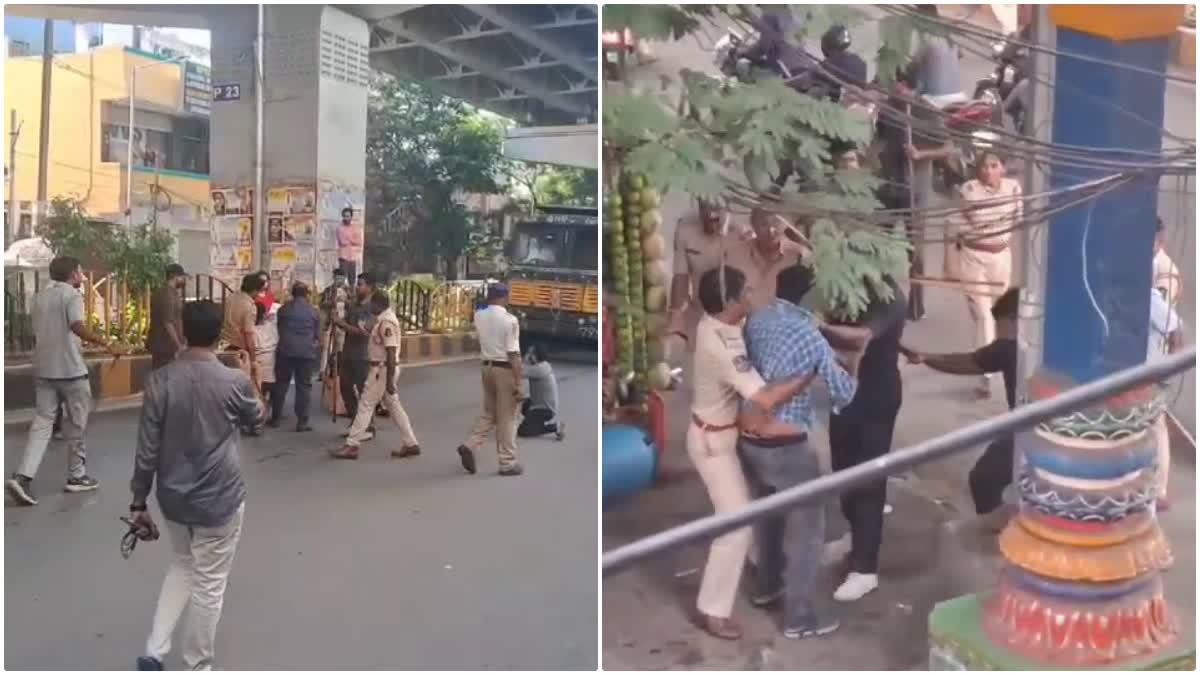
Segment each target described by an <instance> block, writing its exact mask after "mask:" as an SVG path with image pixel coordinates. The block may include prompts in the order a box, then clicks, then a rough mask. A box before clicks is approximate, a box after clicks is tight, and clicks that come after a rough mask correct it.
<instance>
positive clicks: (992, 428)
mask: <svg viewBox="0 0 1200 675" xmlns="http://www.w3.org/2000/svg"><path fill="white" fill-rule="evenodd" d="M1195 367H1196V347H1195V346H1192V347H1189V348H1188V349H1187V350H1185V351H1182V352H1179V353H1176V354H1172V355H1170V356H1166V357H1164V358H1162V359H1161V360H1156V361H1154V362H1152V363H1144V364H1142V365H1140V366H1137V367H1134V368H1128V369H1126V370H1122V371H1120V372H1116V373H1113V374H1111V375H1107V376H1105V377H1102V378H1100V379H1099V380H1096V381H1094V382H1089V383H1087V384H1084V385H1081V386H1079V387H1075V388H1073V389H1070V390H1068V391H1066V392H1064V393H1061V394H1058V395H1057V396H1054V397H1052V398H1048V399H1045V400H1042V401H1036V402H1034V403H1030V404H1029V405H1023V406H1020V407H1018V408H1015V409H1014V410H1011V411H1009V412H1007V413H1005V414H1003V415H999V416H996V417H993V418H991V419H987V420H983V421H981V422H977V423H975V424H972V425H970V426H968V427H964V428H962V429H958V430H956V431H952V432H950V433H948V434H943V435H941V436H938V437H936V438H932V439H929V440H927V441H923V442H921V443H918V444H917V445H914V446H912V447H909V448H904V449H901V450H896V451H895V452H891V453H888V454H886V455H884V456H882V457H880V458H878V459H875V460H872V461H870V462H864V463H862V464H858V465H856V466H853V467H850V468H849V469H844V470H842V471H836V472H834V473H831V474H829V475H827V476H821V477H820V478H817V479H816V480H811V481H808V482H806V483H803V484H801V485H797V486H796V487H793V488H789V489H787V490H783V491H781V492H776V493H775V494H773V495H771V496H769V497H764V498H762V499H756V500H754V501H752V502H750V503H749V504H748V505H746V506H744V507H742V508H740V509H737V510H736V511H730V512H728V513H721V514H717V515H712V516H708V517H705V518H700V519H698V520H693V521H692V522H690V523H685V524H683V525H680V526H678V527H673V528H671V529H669V530H665V531H663V532H659V533H658V534H653V535H650V536H649V537H645V538H642V539H639V540H637V541H634V542H632V543H629V544H626V545H624V546H621V547H620V548H617V549H615V550H612V551H609V552H607V553H605V554H604V556H603V559H602V563H601V565H602V573H603V575H604V576H609V575H611V574H615V573H617V572H620V571H622V570H624V569H626V568H628V567H631V566H633V565H635V564H637V563H639V562H642V561H644V560H646V559H647V558H651V557H654V556H657V555H660V554H662V553H664V552H666V551H668V550H671V549H675V548H679V547H680V546H683V545H685V544H689V543H691V542H695V541H702V540H708V539H713V538H714V537H718V536H720V535H722V534H725V533H726V532H731V531H733V530H736V529H738V528H741V527H745V526H747V525H750V524H752V523H755V522H757V521H759V520H762V519H763V518H767V517H770V516H775V515H780V514H783V513H786V512H788V511H791V510H792V509H794V508H796V507H798V506H803V505H805V504H813V503H816V502H819V501H820V500H822V499H826V498H828V497H831V496H833V495H836V494H841V493H843V492H846V491H847V490H850V489H853V488H855V487H857V486H859V485H863V484H865V483H871V482H874V481H879V480H882V479H884V478H886V477H887V476H890V475H894V474H897V473H900V472H902V471H905V470H907V469H911V468H912V467H915V466H919V465H921V464H925V463H926V462H931V461H934V460H937V459H941V458H943V457H947V456H949V455H952V454H956V453H959V452H962V451H964V450H969V449H972V448H977V447H978V446H979V445H980V444H981V443H986V442H988V441H990V440H992V439H995V438H999V437H1001V436H1004V435H1007V434H1011V433H1013V432H1016V431H1020V430H1022V429H1029V428H1031V427H1033V426H1034V425H1036V424H1039V423H1041V422H1044V421H1046V420H1048V419H1052V418H1054V417H1058V416H1061V415H1066V414H1069V413H1072V412H1075V411H1078V410H1080V409H1081V408H1085V407H1087V406H1089V405H1091V404H1093V403H1097V402H1099V401H1103V400H1104V399H1107V398H1109V397H1111V396H1113V395H1115V394H1118V393H1121V392H1123V391H1127V390H1129V389H1132V388H1134V387H1138V386H1142V385H1146V384H1151V383H1155V382H1160V381H1162V380H1164V379H1166V378H1168V377H1170V376H1172V375H1175V374H1176V373H1181V372H1183V371H1185V370H1191V369H1193V368H1195Z"/></svg>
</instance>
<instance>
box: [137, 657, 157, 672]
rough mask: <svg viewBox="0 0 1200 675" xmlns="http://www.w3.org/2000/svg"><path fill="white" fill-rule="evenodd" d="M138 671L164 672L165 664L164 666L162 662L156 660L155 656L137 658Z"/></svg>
mask: <svg viewBox="0 0 1200 675" xmlns="http://www.w3.org/2000/svg"><path fill="white" fill-rule="evenodd" d="M137 669H138V670H162V669H163V664H162V661H159V660H158V659H156V658H154V657H153V656H139V657H138V658H137Z"/></svg>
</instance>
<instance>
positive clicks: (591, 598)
mask: <svg viewBox="0 0 1200 675" xmlns="http://www.w3.org/2000/svg"><path fill="white" fill-rule="evenodd" d="M571 361H572V363H558V364H557V367H556V369H557V371H558V375H559V378H560V387H561V398H562V409H563V417H564V419H565V420H566V422H567V424H568V430H567V438H566V440H565V441H564V442H562V443H556V442H555V441H554V440H553V439H546V440H541V439H539V440H534V441H529V440H526V441H524V442H523V443H522V444H521V448H520V450H519V453H520V457H521V460H522V462H523V463H524V465H525V469H526V473H525V475H524V476H521V477H519V478H504V477H500V476H497V475H495V471H496V460H495V455H494V453H493V452H490V451H488V450H487V449H486V448H485V450H484V452H481V453H479V454H478V458H479V460H480V461H479V463H480V472H479V474H478V475H476V476H468V475H466V474H465V473H464V472H463V470H462V467H461V466H460V464H459V460H458V455H457V453H456V452H455V448H457V446H458V444H459V442H460V441H461V440H462V438H463V436H464V435H465V433H466V431H467V428H468V426H469V425H470V424H471V421H472V420H473V419H474V417H475V415H476V414H477V413H478V411H479V409H480V406H481V400H482V399H481V396H482V394H481V393H480V391H479V384H478V383H479V371H478V366H476V365H474V364H473V363H460V364H453V365H443V366H436V367H427V368H420V369H412V370H408V371H405V372H404V373H403V375H402V376H401V389H400V395H401V400H402V401H403V403H404V404H405V406H406V409H407V410H408V412H409V415H410V416H411V418H412V420H413V424H414V425H415V427H416V431H417V434H418V437H419V439H420V441H421V445H422V448H423V450H424V455H422V456H421V457H419V458H416V459H411V460H392V459H389V458H388V450H389V449H391V447H393V446H396V445H398V443H399V441H398V437H397V434H396V432H395V430H394V428H390V427H389V426H388V425H389V422H388V421H387V420H386V419H382V420H379V421H378V423H377V426H378V427H379V428H380V430H381V434H380V437H379V439H378V440H375V441H372V442H369V443H367V444H365V445H364V447H363V452H362V459H360V460H358V461H357V462H344V461H342V462H339V461H335V460H332V459H330V458H328V456H327V455H326V453H325V450H326V449H327V448H329V447H334V446H336V445H337V444H338V441H339V439H338V436H337V434H338V432H340V431H341V430H342V429H344V427H345V425H346V422H345V421H339V423H338V424H337V426H334V425H333V423H332V422H331V420H330V419H329V417H327V416H321V417H318V418H317V419H316V420H315V421H314V423H315V426H316V427H317V430H316V431H315V432H313V433H309V434H303V435H301V434H297V433H295V432H294V431H291V430H290V429H288V428H287V426H286V425H285V426H284V428H283V429H282V430H280V431H275V432H271V433H268V434H267V435H265V436H264V437H261V438H257V439H249V440H248V441H247V442H246V443H245V444H244V446H243V448H242V450H241V456H242V460H243V467H244V470H245V473H246V482H247V484H248V488H249V497H248V499H247V507H246V521H245V526H244V530H243V536H242V541H241V545H240V547H239V550H238V553H237V558H236V560H235V562H234V567H233V572H232V576H231V578H230V584H229V589H228V592H227V594H226V596H225V608H224V616H223V618H222V621H221V626H220V630H219V631H218V635H217V659H218V666H220V667H222V668H226V669H238V670H268V669H305V670H322V669H397V670H402V669H419V670H435V669H451V670H477V669H497V670H506V669H508V670H513V669H515V670H523V669H564V670H568V669H569V670H592V669H594V668H595V667H596V624H597V619H596V615H597V609H596V605H597V603H596V509H597V499H596V496H595V495H596V475H597V461H596V457H597V446H596V407H597V401H596V391H597V386H596V369H595V366H594V363H595V355H594V352H593V353H592V356H591V362H590V363H591V364H593V365H587V363H588V362H587V361H583V360H582V359H576V358H572V359H571ZM580 361H582V365H581V364H580V363H579V362H580ZM136 420H137V416H136V413H135V412H124V413H116V412H114V413H109V414H104V415H100V416H98V417H96V418H95V419H94V420H93V424H92V428H91V429H90V430H89V433H88V440H89V455H90V460H91V464H90V467H91V471H92V473H93V475H95V477H96V478H97V479H98V480H99V481H100V483H101V488H100V490H99V491H98V492H96V493H93V494H91V495H66V494H63V493H62V492H61V491H60V490H61V481H60V476H62V475H63V472H64V465H65V459H64V453H63V452H62V450H61V448H59V449H52V450H51V451H50V453H49V454H48V457H47V460H46V462H45V464H44V466H43V467H42V472H41V475H40V477H39V479H38V480H37V481H36V482H35V485H34V486H35V488H36V489H37V491H38V495H39V496H40V498H41V504H40V505H38V506H36V507H33V508H20V507H15V506H13V505H12V504H11V502H9V503H7V505H6V507H5V514H4V515H5V549H4V556H5V557H4V561H5V577H4V581H5V597H4V603H5V618H6V621H5V626H4V638H5V654H4V663H5V666H6V667H7V668H9V669H43V670H44V669H50V670H78V669H130V668H132V667H133V665H134V659H135V658H136V657H137V656H138V655H139V654H141V653H142V651H141V650H142V648H143V645H144V642H145V639H146V634H147V632H148V631H149V628H150V620H151V617H152V614H153V611H154V604H155V600H156V598H157V595H158V590H159V585H160V584H161V583H162V579H163V575H164V574H165V572H166V568H167V564H168V551H169V545H168V544H167V542H166V541H159V542H155V543H142V544H140V545H139V546H138V548H137V550H136V551H135V552H134V554H133V556H132V557H131V558H130V559H129V560H122V559H121V556H120V554H119V552H118V541H119V539H120V537H121V535H122V534H123V532H124V525H123V524H122V523H120V522H119V521H118V520H117V517H118V516H121V515H124V514H126V513H127V511H126V509H127V506H128V504H129V489H128V481H129V477H130V471H131V468H132V458H133V443H134V432H135V425H136ZM293 424H294V421H293ZM24 441H25V433H24V430H23V429H19V428H18V429H10V430H9V431H7V432H6V434H5V467H6V474H7V473H8V472H10V471H11V470H12V467H14V466H15V465H16V463H17V462H18V461H19V458H20V453H21V451H22V449H23V447H24ZM59 445H61V444H59ZM185 620H186V618H185ZM177 644H178V643H177ZM167 666H168V668H171V667H179V662H178V657H177V656H175V655H172V656H171V657H170V658H169V659H168V662H167Z"/></svg>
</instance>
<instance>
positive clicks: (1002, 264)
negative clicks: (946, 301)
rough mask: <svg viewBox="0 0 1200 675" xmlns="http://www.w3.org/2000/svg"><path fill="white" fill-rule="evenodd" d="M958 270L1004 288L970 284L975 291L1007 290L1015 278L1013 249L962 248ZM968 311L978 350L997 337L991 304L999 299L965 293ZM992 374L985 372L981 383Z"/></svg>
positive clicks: (971, 279)
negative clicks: (979, 249) (1013, 274)
mask: <svg viewBox="0 0 1200 675" xmlns="http://www.w3.org/2000/svg"><path fill="white" fill-rule="evenodd" d="M958 259H959V271H960V274H961V275H962V276H961V278H962V280H963V281H966V282H990V283H998V284H1003V287H1002V288H997V287H995V286H979V287H968V288H971V289H972V290H974V288H979V289H982V290H987V291H996V290H1000V291H1002V290H1004V289H1006V288H1008V286H1009V284H1010V283H1011V280H1012V249H1005V250H1003V251H1001V252H999V253H989V252H987V251H978V250H975V249H970V248H966V247H963V249H962V250H961V251H959V255H958ZM966 298H967V310H968V312H969V313H970V315H971V321H973V322H974V323H975V345H974V346H975V349H979V348H980V347H983V346H985V345H988V344H991V342H992V341H993V340H995V339H996V320H995V319H993V318H992V303H993V302H995V301H996V297H995V296H994V295H987V294H981V293H971V292H968V293H967V294H966ZM992 377H993V374H990V373H989V374H988V375H984V376H983V379H982V380H981V383H983V384H987V383H990V382H991V381H992Z"/></svg>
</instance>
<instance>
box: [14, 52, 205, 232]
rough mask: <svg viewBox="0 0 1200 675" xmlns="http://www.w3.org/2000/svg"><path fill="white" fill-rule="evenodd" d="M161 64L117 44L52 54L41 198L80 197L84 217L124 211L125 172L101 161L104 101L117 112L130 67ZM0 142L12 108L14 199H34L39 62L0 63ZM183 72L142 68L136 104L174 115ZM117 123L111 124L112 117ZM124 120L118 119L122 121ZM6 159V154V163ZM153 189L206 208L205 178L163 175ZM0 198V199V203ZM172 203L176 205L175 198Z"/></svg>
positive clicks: (144, 175)
mask: <svg viewBox="0 0 1200 675" xmlns="http://www.w3.org/2000/svg"><path fill="white" fill-rule="evenodd" d="M154 62H161V59H156V58H152V57H149V56H142V55H140V54H138V53H134V52H132V51H130V50H126V49H125V48H123V47H105V48H100V49H95V50H93V51H92V52H91V53H89V54H68V55H58V56H55V57H54V72H53V75H52V79H51V97H50V147H49V155H50V161H49V165H48V169H47V181H46V187H47V197H48V198H50V199H52V198H54V197H56V196H67V195H72V196H75V197H76V198H79V199H82V200H84V206H85V208H87V210H88V211H89V212H91V213H96V214H103V213H118V212H120V211H122V210H123V204H122V195H123V194H124V171H123V169H122V167H121V163H120V162H102V161H101V143H102V141H103V132H102V129H101V124H102V120H101V112H102V108H103V106H104V104H105V101H114V102H116V103H118V104H119V105H120V106H121V107H122V108H124V107H125V106H126V105H128V100H129V71H130V68H132V67H135V66H140V65H143V64H149V63H154ZM4 75H5V77H4V111H3V118H4V137H5V139H6V140H7V139H8V138H9V119H10V113H9V111H10V110H12V109H16V111H17V117H18V120H19V122H20V123H21V135H20V138H19V139H18V141H17V156H16V167H15V169H16V192H17V200H18V201H31V202H32V201H35V200H36V199H37V174H38V156H37V155H38V138H39V132H40V118H41V89H42V86H41V79H42V62H41V57H37V56H35V57H21V58H12V59H7V60H6V61H5V71H4ZM182 90H183V69H182V67H181V66H180V65H178V64H171V63H162V65H158V66H155V67H152V68H143V69H141V70H140V71H139V72H138V75H137V92H136V94H137V102H138V103H139V104H144V103H150V104H154V105H156V106H161V107H164V108H170V109H175V110H178V109H179V107H180V105H181V102H182V99H183V94H182ZM113 121H114V122H116V121H117V120H113ZM121 122H124V120H121ZM7 160H8V158H7V157H5V163H6V164H7ZM153 180H154V174H153V172H152V171H146V172H143V171H134V197H135V202H136V201H137V199H138V195H145V194H148V191H147V189H146V185H147V184H149V183H152V182H153ZM159 184H160V185H161V186H162V187H163V188H165V189H167V190H170V191H172V192H174V193H176V194H178V195H181V196H184V195H186V198H187V200H190V201H194V202H195V203H196V204H197V205H202V204H206V203H207V200H208V185H209V182H208V180H207V179H206V178H204V179H202V178H198V177H196V176H195V175H194V174H184V175H180V174H175V173H172V172H163V173H162V174H160V177H159ZM7 196H8V195H7V194H5V198H7ZM175 201H176V203H179V202H180V200H179V199H178V198H177V199H176V200H175Z"/></svg>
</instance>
